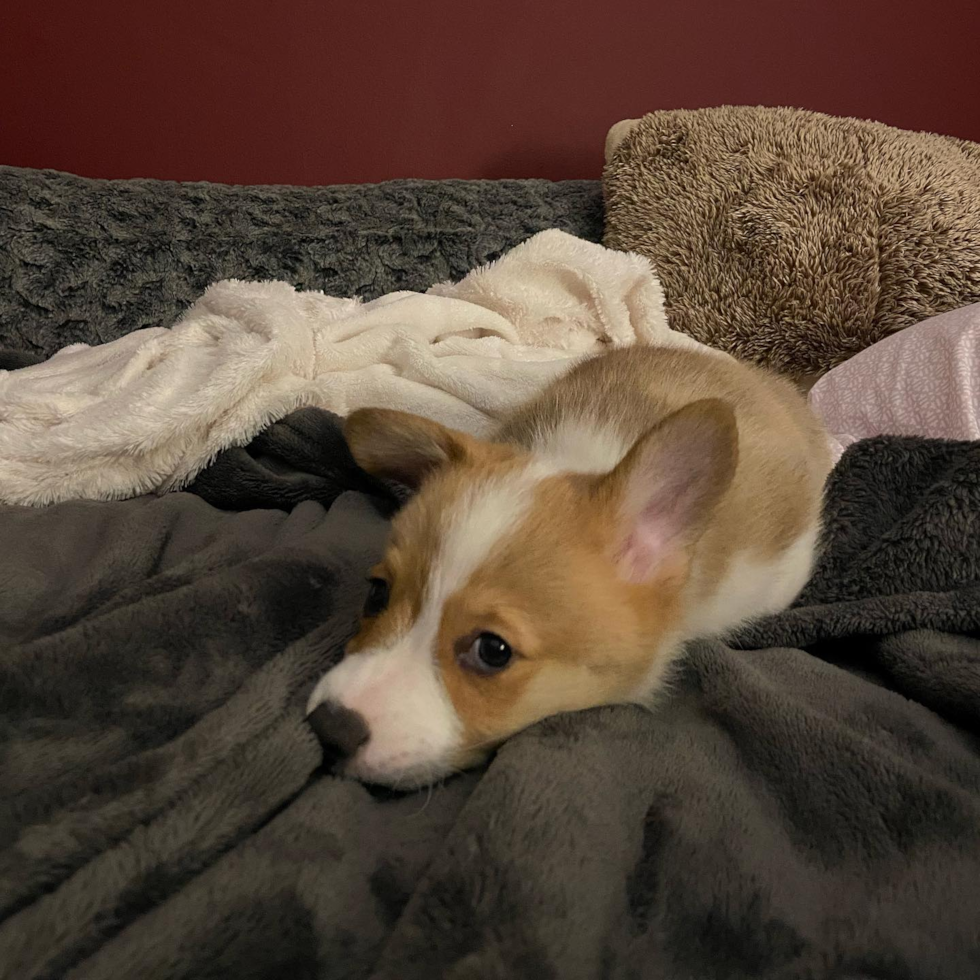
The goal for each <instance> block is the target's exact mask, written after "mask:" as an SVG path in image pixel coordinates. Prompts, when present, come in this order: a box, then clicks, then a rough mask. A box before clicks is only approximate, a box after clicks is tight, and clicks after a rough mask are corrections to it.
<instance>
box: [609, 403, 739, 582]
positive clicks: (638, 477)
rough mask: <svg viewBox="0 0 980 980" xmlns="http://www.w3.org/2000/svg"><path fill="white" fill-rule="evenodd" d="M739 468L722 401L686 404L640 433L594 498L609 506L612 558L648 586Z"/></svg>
mask: <svg viewBox="0 0 980 980" xmlns="http://www.w3.org/2000/svg"><path fill="white" fill-rule="evenodd" d="M737 462H738V428H737V426H736V424H735V415H734V413H733V412H732V410H731V408H730V407H729V406H728V405H727V404H726V403H725V402H723V401H719V400H717V399H705V400H704V401H698V402H693V403H692V404H690V405H686V406H685V407H684V408H681V409H679V410H678V411H676V412H674V413H673V414H672V415H669V416H668V417H667V418H665V419H664V420H663V421H662V422H660V423H659V424H658V425H656V426H654V427H653V428H652V429H650V430H649V431H647V432H646V433H645V434H644V435H643V436H641V437H640V439H639V440H637V442H636V443H635V445H634V446H633V448H632V449H631V450H630V451H629V452H628V453H627V454H626V456H625V457H624V459H623V460H622V462H621V463H620V464H619V465H618V466H617V467H616V468H615V469H614V470H612V472H610V473H608V474H606V475H605V476H603V477H601V478H600V480H599V482H598V484H597V488H596V489H597V492H598V493H599V494H600V496H601V497H602V498H604V499H605V501H606V502H607V504H608V505H609V506H611V507H613V508H614V511H613V522H614V526H615V527H616V541H615V548H616V551H615V559H616V563H617V565H618V566H619V570H620V573H621V575H622V576H623V577H624V578H625V579H627V580H628V581H631V582H643V581H648V580H649V579H651V578H652V577H654V576H655V575H656V573H657V572H658V570H660V569H661V568H663V567H664V566H665V564H669V563H671V562H672V561H673V560H675V559H678V558H681V557H683V556H684V554H685V552H686V551H687V549H688V548H689V547H690V546H691V545H692V544H694V542H696V541H697V539H698V538H699V537H700V536H701V534H702V533H703V532H704V529H705V527H706V525H707V523H708V519H709V518H710V516H711V513H712V511H713V510H714V508H715V506H716V505H717V503H718V501H719V500H720V499H721V497H722V495H723V494H724V493H725V491H726V490H727V489H728V487H729V485H730V484H731V482H732V477H733V476H734V475H735V466H736V464H737Z"/></svg>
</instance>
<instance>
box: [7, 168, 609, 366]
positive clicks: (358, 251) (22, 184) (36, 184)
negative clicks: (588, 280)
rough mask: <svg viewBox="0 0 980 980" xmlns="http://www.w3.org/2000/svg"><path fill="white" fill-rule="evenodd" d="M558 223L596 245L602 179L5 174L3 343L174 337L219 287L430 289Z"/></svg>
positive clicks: (50, 344)
mask: <svg viewBox="0 0 980 980" xmlns="http://www.w3.org/2000/svg"><path fill="white" fill-rule="evenodd" d="M555 227H557V228H561V229H563V230H565V231H568V232H571V233H572V234H574V235H578V236H580V237H582V238H587V239H589V240H590V241H599V239H600V238H601V235H602V192H601V188H600V185H599V182H598V181H561V182H557V183H556V182H552V181H547V180H501V181H462V180H446V181H420V180H400V181H391V182H388V183H385V184H366V185H348V186H337V187H275V186H265V187H233V186H226V185H222V184H207V183H194V184H189V183H188V184H181V183H173V182H169V181H158V180H117V181H110V180H89V179H86V178H82V177H74V176H71V175H69V174H63V173H57V172H55V171H50V170H44V171H38V170H23V169H18V168H14V167H0V347H12V348H17V349H20V350H28V351H34V352H36V353H40V354H44V355H50V354H52V353H54V351H56V350H57V349H58V348H60V347H63V346H65V345H66V344H70V343H79V342H82V343H104V342H106V341H109V340H114V339H115V338H117V337H120V336H122V335H123V334H126V333H129V332H130V331H132V330H137V329H140V328H141V327H148V326H160V325H163V326H168V325H169V324H170V323H172V322H173V320H174V319H175V318H176V317H177V316H179V315H180V313H181V312H182V311H183V310H184V309H186V308H187V306H188V305H189V304H190V303H192V302H193V301H194V300H195V299H196V298H197V297H198V296H199V295H200V293H201V292H202V291H203V290H204V289H205V287H206V286H207V285H208V284H209V283H211V282H214V281H215V280H218V279H229V278H237V279H284V280H286V281H287V282H291V283H293V284H294V285H296V286H300V287H302V288H304V289H322V290H324V291H325V292H327V293H330V294H334V295H342V296H351V295H362V296H364V297H366V298H369V299H370V298H373V297H375V296H380V295H382V294H383V293H387V292H390V291H391V290H395V289H425V288H427V287H428V286H430V285H432V284H433V283H435V282H439V281H440V280H443V279H450V278H452V279H456V278H459V277H461V276H463V275H464V274H465V273H466V272H468V271H469V270H470V269H472V268H473V267H474V266H476V265H479V264H480V263H482V262H485V261H487V260H488V259H491V258H495V257H496V256H498V255H499V254H500V253H501V252H503V251H505V250H506V249H508V248H510V247H512V246H513V245H516V244H517V243H518V242H520V241H523V240H524V239H525V238H527V237H529V236H530V235H533V234H534V233H535V232H538V231H541V230H543V229H545V228H555Z"/></svg>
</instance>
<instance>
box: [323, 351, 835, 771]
mask: <svg viewBox="0 0 980 980" xmlns="http://www.w3.org/2000/svg"><path fill="white" fill-rule="evenodd" d="M345 431H346V436H347V439H348V442H349V445H350V448H351V451H352V453H353V455H354V458H355V459H356V461H357V462H358V464H359V465H360V466H361V467H363V469H365V470H366V471H367V472H368V473H371V474H373V475H375V476H377V477H381V478H385V479H394V480H397V481H399V482H401V483H403V484H406V485H408V486H409V487H411V488H413V489H415V490H416V491H417V492H416V493H415V495H414V497H412V499H411V500H410V501H409V502H408V503H407V504H406V505H405V507H404V508H403V509H402V510H401V511H400V512H399V513H398V514H397V515H396V517H395V519H394V521H393V524H392V528H391V535H390V540H389V543H388V547H387V553H386V554H385V556H384V559H383V560H382V561H381V562H380V564H378V565H377V566H376V567H375V568H373V569H372V570H371V572H370V579H369V589H368V594H367V600H366V603H365V606H364V614H363V620H362V623H361V628H360V631H359V632H358V634H357V635H356V636H355V637H354V638H353V640H351V641H350V643H349V644H348V646H347V649H346V656H345V658H344V659H343V660H342V661H341V663H340V664H338V665H337V666H336V667H334V668H333V669H332V670H330V671H329V672H327V673H326V674H325V675H324V677H323V678H322V679H321V680H320V682H319V683H318V684H317V685H316V688H315V690H314V691H313V693H312V695H311V697H310V700H309V704H308V713H309V721H310V723H311V725H312V726H313V728H314V730H315V731H316V733H317V735H318V736H319V738H320V740H321V742H322V743H323V745H324V750H325V762H326V763H327V764H329V765H331V766H333V767H334V769H335V771H338V772H342V773H344V774H347V775H350V776H353V777H356V778H358V779H361V780H364V781H366V782H371V783H380V784H385V785H389V786H396V787H417V786H420V785H424V784H425V783H427V782H430V781H433V780H436V779H439V778H441V777H443V776H445V775H447V774H449V773H451V772H453V771H457V770H459V769H463V768H466V767H469V766H471V765H473V764H476V763H478V762H479V761H480V760H482V759H483V758H485V757H486V756H487V755H488V753H489V752H490V751H491V750H492V749H493V748H494V747H496V746H497V745H499V744H500V743H501V742H502V741H504V739H506V738H507V737H508V736H510V735H512V734H514V733H515V732H518V731H520V730H521V729H523V728H525V727H527V726H528V725H530V724H532V723H533V722H536V721H538V720H539V719H541V718H544V717H546V716H548V715H552V714H555V713H557V712H562V711H575V710H579V709H583V708H589V707H593V706H596V705H603V704H614V703H628V702H639V703H644V702H649V701H650V699H651V698H652V696H654V695H655V694H656V693H657V692H658V690H660V689H661V688H662V687H663V685H664V683H665V677H666V674H667V671H668V668H669V667H670V665H671V663H672V662H673V661H674V660H675V658H676V657H677V656H678V654H679V653H680V651H681V650H682V648H683V645H684V643H685V642H686V641H688V640H692V639H695V638H699V637H712V636H720V635H723V634H724V633H726V632H727V631H730V630H731V629H732V628H733V627H736V626H738V625H739V624H741V623H744V622H745V621H746V620H749V619H752V618H753V617H758V616H762V615H765V614H767V613H774V612H778V611H780V610H782V609H785V608H786V607H787V606H788V605H789V604H790V603H791V602H792V601H793V599H794V598H795V597H796V596H797V594H798V593H799V591H800V590H801V589H802V587H803V585H804V584H805V583H806V581H807V579H808V578H809V576H810V571H811V567H812V563H813V560H814V552H815V548H816V544H817V538H818V533H819V530H820V510H821V500H822V490H823V485H824V481H825V479H826V476H827V474H828V472H829V469H830V455H829V451H828V448H827V439H826V436H825V433H824V432H823V430H822V429H821V426H820V425H819V423H818V422H817V420H816V419H815V417H814V416H813V415H812V414H811V413H810V410H809V408H808V407H807V404H806V402H805V400H804V399H803V397H802V396H801V395H800V394H799V393H798V392H797V391H796V390H795V389H794V388H793V387H792V386H791V385H790V384H789V383H788V382H786V381H783V380H781V379H779V378H777V377H775V376H774V375H772V374H769V373H767V372H765V371H763V370H761V369H759V368H756V367H753V366H749V365H746V364H741V363H738V362H736V361H734V360H732V359H731V358H727V357H723V356H719V355H717V354H714V353H710V352H705V353H702V352H698V351H694V350H688V349H676V350H675V349H664V348H649V347H628V348H621V349H615V350H612V351H610V352H608V353H604V354H601V355H599V356H597V357H594V358H591V359H589V360H585V361H583V362H579V363H578V364H577V365H576V366H575V367H573V368H572V370H570V371H569V372H568V373H567V374H566V375H564V376H563V377H561V378H560V379H558V380H557V381H556V382H554V383H553V384H552V385H550V387H548V388H546V389H545V390H544V391H543V392H542V393H541V394H540V395H539V396H538V397H536V398H534V399H533V400H532V401H531V402H530V403H528V404H526V405H524V406H523V407H522V408H520V409H519V410H518V411H516V412H514V414H513V415H512V416H511V417H510V418H507V419H506V420H505V421H504V422H503V423H502V424H501V425H500V427H499V429H498V430H497V432H496V433H495V435H494V437H493V438H492V439H490V440H489V441H481V440H479V439H475V438H473V437H471V436H469V435H465V434H464V433H461V432H456V431H453V430H450V429H447V428H445V427H443V426H442V425H439V424H438V423H436V422H432V421H429V420H427V419H424V418H419V417H417V416H414V415H410V414H407V413H404V412H397V411H390V410H383V409H361V410H359V411H356V412H354V413H353V414H352V415H351V416H350V417H349V418H348V420H347V423H346V429H345Z"/></svg>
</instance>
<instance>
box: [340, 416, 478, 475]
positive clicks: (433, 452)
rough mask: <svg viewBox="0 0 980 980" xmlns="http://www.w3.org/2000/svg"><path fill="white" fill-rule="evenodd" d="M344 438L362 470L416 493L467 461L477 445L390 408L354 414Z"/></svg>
mask: <svg viewBox="0 0 980 980" xmlns="http://www.w3.org/2000/svg"><path fill="white" fill-rule="evenodd" d="M344 435H345V437H346V438H347V444H348V445H349V446H350V451H351V454H352V455H353V457H354V460H355V462H356V463H357V465H358V466H360V467H361V469H363V470H366V471H367V472H368V473H370V474H371V475H372V476H376V477H378V478H380V479H383V480H397V481H398V482H399V483H402V484H404V485H405V486H407V487H409V488H410V489H412V490H417V489H418V488H419V486H420V485H421V484H422V481H423V480H424V479H425V478H426V477H427V476H428V475H429V474H430V473H432V472H433V471H434V470H436V469H438V468H439V467H441V466H445V465H446V464H448V463H452V462H461V461H462V460H464V459H465V458H466V456H467V454H468V452H469V449H470V446H471V444H472V442H473V440H472V438H471V437H470V436H467V435H465V434H464V433H462V432H457V431H456V430H455V429H447V428H446V427H445V426H444V425H440V424H439V423H438V422H433V421H432V420H431V419H424V418H422V417H421V416H419V415H412V414H411V413H410V412H398V411H395V410H394V409H389V408H360V409H358V410H357V411H355V412H352V413H351V414H350V415H349V416H348V417H347V421H346V422H345V423H344Z"/></svg>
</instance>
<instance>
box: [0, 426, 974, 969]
mask: <svg viewBox="0 0 980 980" xmlns="http://www.w3.org/2000/svg"><path fill="white" fill-rule="evenodd" d="M338 438H339V436H338V433H337V430H336V427H335V425H334V422H333V420H332V419H331V417H330V416H328V415H326V414H324V413H320V412H317V411H315V410H307V411H306V412H303V413H298V414H296V415H293V416H290V417H289V418H287V419H285V420H284V421H283V422H282V423H280V424H279V425H277V426H274V427H273V428H272V429H270V430H269V431H268V432H267V433H266V434H265V436H264V439H263V442H262V444H261V445H260V446H252V447H249V449H248V450H245V449H236V450H231V451H229V453H228V454H223V455H222V456H220V457H219V458H218V460H217V461H216V464H215V473H213V474H212V477H213V479H212V480H211V481H210V485H209V486H207V487H204V486H202V488H201V490H200V492H201V493H206V494H209V495H210V499H213V500H217V502H219V503H220V505H222V506H234V505H235V501H239V502H245V501H247V500H248V499H250V498H252V497H254V495H255V493H256V490H257V488H258V492H259V494H260V495H261V496H262V501H263V505H264V506H265V507H270V506H272V505H274V504H275V503H276V498H277V494H278V492H279V488H281V489H282V491H283V496H282V499H281V500H280V501H279V503H280V504H281V506H282V508H283V509H282V510H277V509H263V510H251V511H245V512H241V513H233V512H228V511H220V510H217V509H216V508H215V507H214V506H212V505H211V504H210V503H209V502H208V501H207V500H205V499H203V498H202V497H201V496H195V495H193V494H191V493H174V494H168V495H166V496H163V497H159V498H154V497H148V498H147V497H144V498H140V499H136V500H130V501H119V502H74V503H66V504H59V505H55V506H53V507H50V508H46V509H27V508H0V541H3V543H4V555H3V561H2V562H0V592H2V594H3V595H4V602H3V604H2V608H0V648H2V649H3V650H4V655H3V657H2V658H0V699H2V700H0V848H2V850H0V909H2V918H0V977H2V978H4V980H8V978H9V980H39V978H42V977H43V978H53V977H70V978H73V980H117V978H119V977H139V978H141V980H180V978H187V980H199V978H202V977H234V978H235V980H244V978H266V980H271V978H281V977H319V978H333V977H337V978H340V977H344V978H348V980H349V978H358V977H374V978H392V980H412V978H416V977H417V978H420V980H423V978H424V980H430V978H433V977H453V978H460V980H462V978H481V980H483V978H491V977H501V978H503V977H506V978H518V977H541V978H544V977H555V978H558V977H560V978H562V980H576V978H582V980H594V978H596V977H602V976H607V977H635V978H650V980H654V978H657V980H659V978H662V977H665V976H667V977H712V978H718V980H728V978H731V980H735V978H747V977H751V978H752V980H777V978H778V980H784V978H789V977H792V978H797V977H812V978H825V977H839V978H857V977H861V978H864V977H876V978H893V980H898V978H900V977H916V978H923V980H926V978H936V980H939V978H942V980H959V978H963V980H967V978H970V980H973V978H975V977H976V976H977V965H978V963H980V936H978V931H977V915H976V911H977V908H978V907H980V750H978V745H977V741H976V738H975V733H976V731H977V730H978V726H980V715H978V705H980V670H978V664H980V640H978V639H977V636H978V630H980V585H978V581H980V482H978V479H977V473H978V472H980V445H977V444H956V443H935V442H929V441H923V440H915V439H878V440H872V441H869V442H865V443H862V444H860V445H857V446H854V447H852V448H851V449H850V450H849V451H848V452H847V454H846V455H845V457H844V459H843V460H842V461H841V464H840V466H839V467H838V469H837V470H836V472H835V473H834V475H833V477H832V479H831V483H830V486H829V490H828V510H827V538H828V549H827V552H826V554H825V556H824V558H823V559H822V561H821V563H820V566H819V568H818V569H817V573H816V576H815V578H814V581H813V582H812V583H811V585H810V586H809V587H808V589H807V590H806V592H805V594H804V595H803V597H802V598H801V600H800V603H799V605H798V607H797V608H795V609H793V610H791V611H789V612H787V613H785V614H783V615H781V616H778V617H775V618H773V619H771V620H769V621H766V622H764V623H761V624H759V625H758V626H756V627H755V628H754V629H753V630H751V631H750V632H747V633H746V634H745V635H743V636H742V637H741V638H740V641H739V646H740V647H741V649H739V648H738V646H732V645H725V644H722V643H703V644H698V645H697V646H695V647H693V648H692V649H691V650H690V652H689V657H688V660H687V664H686V667H685V669H684V671H683V673H682V674H681V676H680V677H679V678H678V682H677V685H676V688H675V690H674V691H673V692H672V694H671V696H670V697H669V698H668V699H666V700H665V701H664V702H663V704H662V705H661V706H660V707H659V708H658V709H657V710H656V711H655V712H653V713H650V712H647V711H644V710H641V709H639V708H637V707H618V708H607V709H602V710H596V711H589V712H584V713H579V714H571V715H565V716H559V717H555V718H552V719H550V720H548V721H545V722H543V723H541V724H539V725H537V726H535V727H534V728H532V729H530V730H529V731H527V732H525V733H523V734H521V735H519V736H517V737H515V738H514V739H512V740H511V741H509V742H508V743H507V744H506V745H505V746H504V747H503V748H502V750H501V751H500V752H499V753H498V754H497V756H496V758H495V759H494V760H492V761H491V763H490V764H489V766H488V767H487V768H486V769H484V770H482V771H478V772H474V773H469V774H466V775H464V776H460V777H456V778H453V779H451V780H449V781H447V782H446V783H445V784H443V785H440V786H437V787H435V788H433V789H432V791H431V792H427V791H422V792H420V793H416V794H410V795H406V796H399V795H395V794H392V793H388V792H384V793H382V792H377V791H372V790H370V789H368V788H365V787H364V786H361V785H359V784H357V783H354V782H350V781H345V780H341V779H336V778H332V777H327V776H324V775H322V774H321V773H320V772H319V771H318V765H319V758H320V757H319V747H318V744H317V742H316V739H315V738H314V737H313V735H312V733H311V732H310V731H309V730H308V728H307V726H306V725H305V723H304V720H303V702H304V699H305V697H306V695H307V694H308V692H309V689H310V686H311V685H312V684H313V682H314V679H315V678H316V676H317V675H318V674H319V673H320V672H321V671H322V670H324V669H325V668H326V667H327V666H328V665H329V664H330V663H331V662H332V661H333V660H334V659H335V658H336V657H337V656H338V655H339V651H340V647H341V644H342V643H343V641H344V640H345V638H346V637H347V636H349V635H350V633H351V631H352V630H353V628H354V620H355V617H356V612H357V608H358V606H359V605H360V603H361V601H362V599H363V595H364V589H365V585H364V580H363V575H364V570H365V569H366V568H367V567H368V565H369V564H370V563H371V562H372V561H373V560H374V558H375V557H376V556H377V555H378V554H379V552H380V549H381V547H382V541H383V538H384V534H385V527H386V525H385V522H384V520H383V519H382V518H381V516H380V514H379V510H378V508H377V507H376V506H375V502H374V497H373V495H372V496H365V495H364V494H362V493H360V492H352V491H354V490H355V488H356V489H357V490H363V489H364V487H363V484H362V483H361V481H362V476H359V475H358V474H357V473H355V472H354V471H353V470H352V469H351V468H349V467H348V466H346V465H345V464H343V462H342V461H338V459H337V457H336V454H335V452H334V449H335V447H336V445H337V441H338ZM318 445H319V446H322V447H323V452H324V454H325V458H323V459H321V460H319V461H318V460H317V459H316V456H315V447H317V446H318ZM246 457H247V458H246ZM326 457H329V458H326ZM330 473H332V474H333V475H332V476H330V475H329V474H330ZM205 475H207V474H202V477H203V476H205ZM303 483H305V484H306V485H307V486H308V487H309V488H310V492H311V496H312V495H316V496H318V498H319V499H320V500H324V501H327V500H328V499H334V498H335V500H334V502H333V504H332V506H330V507H329V509H328V510H325V509H324V505H323V504H320V503H317V502H313V501H312V500H308V501H306V502H299V503H298V504H297V503H296V500H297V494H296V491H297V487H298V486H300V485H301V484H303ZM216 494H217V495H216ZM385 506H387V504H386V505H385ZM290 508H291V509H290Z"/></svg>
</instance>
